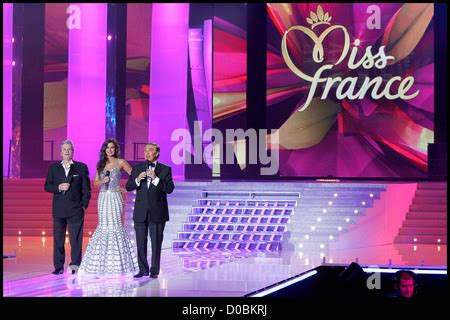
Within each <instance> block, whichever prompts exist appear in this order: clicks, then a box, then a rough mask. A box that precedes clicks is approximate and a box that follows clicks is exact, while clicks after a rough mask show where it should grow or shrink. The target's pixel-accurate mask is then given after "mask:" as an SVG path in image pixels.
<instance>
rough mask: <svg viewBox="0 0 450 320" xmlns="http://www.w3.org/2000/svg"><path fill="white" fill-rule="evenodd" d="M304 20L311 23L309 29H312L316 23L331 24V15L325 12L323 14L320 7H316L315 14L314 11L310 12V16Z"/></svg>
mask: <svg viewBox="0 0 450 320" xmlns="http://www.w3.org/2000/svg"><path fill="white" fill-rule="evenodd" d="M306 21H307V22H308V23H309V24H310V25H311V29H314V28H315V27H317V26H318V25H321V24H328V25H331V23H330V21H331V16H330V15H329V14H328V12H327V13H325V14H324V12H323V9H322V7H321V6H320V4H319V6H318V7H317V14H316V13H314V12H312V11H311V12H310V18H306Z"/></svg>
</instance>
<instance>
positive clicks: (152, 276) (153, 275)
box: [150, 273, 158, 279]
mask: <svg viewBox="0 0 450 320" xmlns="http://www.w3.org/2000/svg"><path fill="white" fill-rule="evenodd" d="M150 278H154V279H156V278H158V275H157V274H154V273H152V274H150Z"/></svg>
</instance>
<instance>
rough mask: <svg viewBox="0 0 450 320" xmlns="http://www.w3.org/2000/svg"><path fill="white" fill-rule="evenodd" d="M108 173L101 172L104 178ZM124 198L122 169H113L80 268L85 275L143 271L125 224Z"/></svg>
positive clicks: (103, 187) (101, 197)
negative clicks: (123, 220)
mask: <svg viewBox="0 0 450 320" xmlns="http://www.w3.org/2000/svg"><path fill="white" fill-rule="evenodd" d="M104 176H105V174H104V172H102V173H101V174H100V179H103V177H104ZM123 208H124V201H123V196H122V192H121V189H120V169H119V168H114V169H112V170H111V172H110V181H109V186H108V188H106V185H105V184H103V185H102V186H101V188H100V192H99V195H98V225H97V228H96V229H95V231H94V234H93V235H92V237H91V239H90V240H89V243H88V245H87V247H86V251H85V253H84V256H83V258H82V260H81V264H80V267H79V269H78V277H81V276H83V275H132V274H135V273H137V272H138V271H139V267H138V263H137V257H136V253H135V251H134V248H133V245H132V243H131V239H130V237H129V235H128V233H127V232H126V230H125V228H124V226H123V224H122V214H123Z"/></svg>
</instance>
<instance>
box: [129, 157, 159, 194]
mask: <svg viewBox="0 0 450 320" xmlns="http://www.w3.org/2000/svg"><path fill="white" fill-rule="evenodd" d="M157 163H158V162H157V161H155V162H154V164H155V168H156V164H157ZM153 170H155V169H153ZM134 181H135V182H136V185H137V186H138V187H139V186H140V185H141V181H142V180H138V178H136V179H135V180H134ZM150 183H152V184H153V185H154V186H155V187H156V186H157V185H158V183H159V177H156V178H155V179H152V178H149V179H147V189H150Z"/></svg>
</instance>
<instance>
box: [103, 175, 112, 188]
mask: <svg viewBox="0 0 450 320" xmlns="http://www.w3.org/2000/svg"><path fill="white" fill-rule="evenodd" d="M110 175H111V171H109V170H108V171H106V172H105V177H104V178H103V179H105V178H106V182H105V189H106V190H108V189H109V180H110V178H109V176H110Z"/></svg>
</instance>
